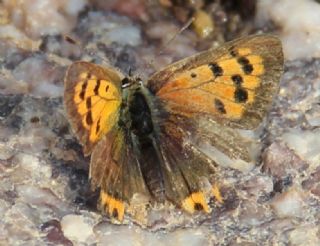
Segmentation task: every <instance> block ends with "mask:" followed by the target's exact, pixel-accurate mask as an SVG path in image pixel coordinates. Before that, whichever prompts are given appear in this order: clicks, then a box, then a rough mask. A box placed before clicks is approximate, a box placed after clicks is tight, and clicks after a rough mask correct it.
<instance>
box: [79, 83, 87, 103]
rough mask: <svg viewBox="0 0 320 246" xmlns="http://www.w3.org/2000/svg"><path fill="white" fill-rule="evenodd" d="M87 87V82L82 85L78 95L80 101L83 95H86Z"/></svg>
mask: <svg viewBox="0 0 320 246" xmlns="http://www.w3.org/2000/svg"><path fill="white" fill-rule="evenodd" d="M87 86H88V83H87V82H84V83H83V84H82V87H81V92H80V94H79V97H80V98H81V100H83V99H84V95H85V93H86V89H87Z"/></svg>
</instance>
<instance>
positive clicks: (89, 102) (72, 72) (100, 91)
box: [64, 62, 121, 154]
mask: <svg viewBox="0 0 320 246" xmlns="http://www.w3.org/2000/svg"><path fill="white" fill-rule="evenodd" d="M120 85H121V75H120V74H118V73H116V72H115V71H113V70H111V69H107V68H103V67H101V66H98V65H95V64H92V63H89V62H75V63H73V64H72V65H71V66H70V67H69V69H68V70H67V73H66V77H65V87H64V88H65V90H64V102H65V105H66V107H65V108H66V111H67V114H68V116H69V120H70V122H71V124H72V128H73V130H74V132H75V134H76V136H77V137H78V139H79V140H80V142H81V144H82V145H83V146H84V152H85V154H90V153H91V151H92V148H93V147H94V145H95V144H96V143H97V142H98V141H99V140H100V139H101V137H102V136H103V135H105V134H106V133H107V132H109V131H110V130H111V129H112V128H113V127H114V125H115V124H116V123H117V122H118V117H119V106H120V104H121V94H120V93H121V92H120Z"/></svg>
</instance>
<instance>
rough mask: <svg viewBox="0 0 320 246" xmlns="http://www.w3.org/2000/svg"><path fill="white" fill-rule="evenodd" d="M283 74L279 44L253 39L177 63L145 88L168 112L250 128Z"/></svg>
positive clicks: (265, 37) (274, 40) (273, 40)
mask: <svg viewBox="0 0 320 246" xmlns="http://www.w3.org/2000/svg"><path fill="white" fill-rule="evenodd" d="M282 70H283V53H282V46H281V42H280V40H279V39H278V38H276V37H274V36H271V35H256V36H249V37H245V38H241V39H238V40H235V41H232V42H229V43H226V44H225V45H223V46H221V47H220V48H217V49H212V50H209V51H205V52H203V53H199V54H197V55H195V56H192V57H188V58H186V59H184V60H181V61H178V62H177V63H174V64H172V65H170V66H169V67H167V68H165V69H163V70H161V71H160V72H158V73H156V74H154V75H153V76H152V77H151V78H150V79H149V81H148V87H149V89H150V90H151V92H152V93H154V94H155V95H156V96H157V97H158V98H159V99H160V100H161V101H162V102H163V104H164V105H165V107H166V108H167V110H168V111H171V112H175V113H177V114H181V115H184V116H187V117H198V116H199V115H204V114H205V115H207V116H210V117H212V118H214V119H215V120H217V121H219V122H220V123H223V124H226V125H228V126H232V127H237V128H242V129H252V128H255V127H256V126H257V125H258V124H259V123H260V122H261V120H262V118H263V117H264V115H265V112H266V110H267V109H268V108H269V105H270V103H271V101H272V98H273V96H274V94H275V93H276V92H277V91H278V88H279V80H280V76H281V74H282Z"/></svg>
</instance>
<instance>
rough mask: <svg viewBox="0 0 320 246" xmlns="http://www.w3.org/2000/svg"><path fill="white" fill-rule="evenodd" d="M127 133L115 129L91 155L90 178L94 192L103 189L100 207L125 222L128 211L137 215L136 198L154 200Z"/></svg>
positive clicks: (100, 142) (104, 137) (101, 141)
mask: <svg viewBox="0 0 320 246" xmlns="http://www.w3.org/2000/svg"><path fill="white" fill-rule="evenodd" d="M127 134H128V133H126V132H125V131H124V130H122V129H120V128H115V129H113V130H112V131H110V132H109V133H108V134H106V135H105V136H103V138H102V139H101V140H100V141H99V143H98V144H97V145H96V147H95V148H94V150H93V152H92V155H91V165H90V179H91V184H92V188H93V189H96V188H98V187H100V208H101V210H103V211H105V212H106V213H107V214H108V215H109V216H110V217H112V218H114V219H116V220H118V221H122V220H123V218H124V212H125V210H126V211H127V210H128V209H130V210H131V213H135V212H134V211H133V210H134V204H132V199H133V197H134V196H135V195H140V196H143V197H144V199H146V200H147V201H149V200H150V199H149V192H148V190H147V187H146V185H145V181H144V178H143V176H142V173H141V170H140V164H139V162H138V159H137V158H136V157H135V155H134V153H133V149H132V146H131V143H130V140H129V136H128V135H127ZM140 212H141V211H140Z"/></svg>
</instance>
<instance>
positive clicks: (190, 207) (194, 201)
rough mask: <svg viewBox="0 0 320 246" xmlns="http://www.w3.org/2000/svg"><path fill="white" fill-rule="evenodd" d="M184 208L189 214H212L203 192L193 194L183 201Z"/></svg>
mask: <svg viewBox="0 0 320 246" xmlns="http://www.w3.org/2000/svg"><path fill="white" fill-rule="evenodd" d="M182 207H183V209H184V210H185V211H187V212H189V213H191V214H192V213H194V212H195V211H204V212H206V213H210V208H209V206H208V203H207V202H206V199H205V195H204V194H203V192H200V191H199V192H193V193H192V194H190V195H189V196H188V197H187V198H185V199H184V200H183V201H182Z"/></svg>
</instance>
